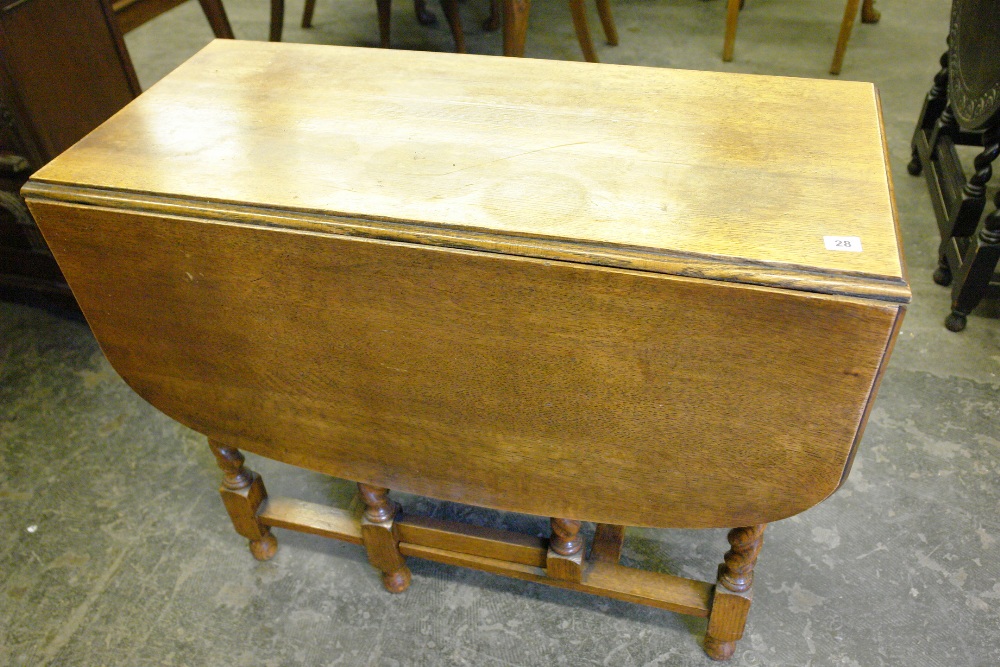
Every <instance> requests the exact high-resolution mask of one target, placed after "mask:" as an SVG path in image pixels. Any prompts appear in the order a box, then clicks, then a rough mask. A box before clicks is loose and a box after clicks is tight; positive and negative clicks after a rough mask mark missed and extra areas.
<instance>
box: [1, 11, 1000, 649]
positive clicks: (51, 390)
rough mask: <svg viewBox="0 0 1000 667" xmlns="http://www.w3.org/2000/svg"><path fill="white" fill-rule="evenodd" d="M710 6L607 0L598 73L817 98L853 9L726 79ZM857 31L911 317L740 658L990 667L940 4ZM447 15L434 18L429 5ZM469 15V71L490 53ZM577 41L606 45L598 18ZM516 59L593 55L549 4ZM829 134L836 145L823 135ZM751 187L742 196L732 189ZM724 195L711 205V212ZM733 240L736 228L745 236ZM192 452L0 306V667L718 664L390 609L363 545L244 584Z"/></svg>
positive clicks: (77, 334) (567, 619)
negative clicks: (930, 127) (843, 464)
mask: <svg viewBox="0 0 1000 667" xmlns="http://www.w3.org/2000/svg"><path fill="white" fill-rule="evenodd" d="M226 4H227V7H228V9H229V12H230V15H231V18H232V21H233V25H234V28H235V31H236V33H237V36H238V37H239V38H243V39H264V38H266V35H267V19H268V7H267V3H266V2H264V1H263V0H258V1H255V2H249V1H248V0H227V3H226ZM288 5H289V6H288V11H287V14H288V21H287V26H286V31H285V37H286V40H288V41H303V42H316V43H329V44H351V45H369V46H370V45H373V44H374V41H375V39H376V34H377V29H376V20H375V8H374V3H372V2H371V0H364V1H360V0H338V1H337V2H336V3H334V2H331V1H330V0H320V2H319V7H318V8H317V16H316V27H315V28H314V29H312V30H308V31H305V30H302V29H300V28H299V27H298V17H299V16H300V12H301V4H300V2H297V1H295V0H291V1H290V2H289V3H288ZM396 5H397V6H396V7H395V8H394V11H393V20H394V35H393V40H394V45H395V46H397V47H401V48H408V49H430V50H448V49H449V48H450V36H449V33H448V31H447V28H446V27H445V25H444V22H443V20H440V21H439V25H438V26H437V27H434V28H423V27H421V26H418V25H417V24H416V22H415V20H414V17H413V12H412V8H411V7H410V6H409V3H408V2H400V1H398V0H397V3H396ZM724 7H725V3H724V2H723V0H708V1H704V0H617V1H616V2H613V9H614V13H615V17H616V20H617V23H618V26H619V30H620V32H621V36H622V38H621V45H620V46H618V47H616V48H612V47H607V46H604V45H603V44H602V42H601V41H600V40H599V39H598V44H599V48H598V50H599V54H600V56H601V58H603V59H604V60H605V61H607V62H615V63H629V64H642V65H655V66H665V67H680V68H691V69H711V70H722V71H740V72H756V73H769V74H781V75H787V76H801V77H825V76H827V75H826V70H827V67H828V64H829V60H830V57H831V54H832V51H833V43H834V40H835V38H836V32H837V28H838V25H839V21H840V16H841V12H842V11H843V7H842V4H840V3H839V2H828V1H820V0H750V2H749V6H748V9H747V10H746V11H745V12H744V14H743V16H742V21H741V26H740V31H739V35H738V37H737V45H736V46H737V51H736V59H735V61H734V62H732V63H728V64H725V63H722V62H721V61H720V57H719V54H720V51H721V44H722V25H723V15H724ZM879 8H880V9H881V10H882V12H883V19H882V22H881V24H879V25H876V26H868V25H860V24H859V25H857V26H856V29H855V33H854V36H853V38H852V40H851V44H850V47H849V49H848V52H847V59H846V62H845V66H844V72H843V75H842V76H843V78H850V79H859V80H868V81H874V82H876V83H877V84H878V86H879V88H880V90H881V92H882V98H883V103H884V110H885V120H886V130H887V133H888V140H889V148H890V152H891V156H892V168H893V171H894V173H895V178H894V183H895V188H896V196H897V200H898V203H899V209H900V216H901V221H902V226H903V237H904V242H905V247H906V253H907V263H908V266H909V270H910V276H911V279H912V283H913V293H914V300H913V305H912V307H911V309H910V312H909V314H908V315H907V318H906V321H905V324H904V326H903V330H902V334H901V336H900V341H899V343H898V345H897V347H896V352H895V356H894V358H893V360H892V363H891V366H890V369H889V371H888V373H887V375H886V378H885V382H884V384H883V387H882V391H881V395H880V397H879V400H878V403H877V406H876V408H875V410H874V412H873V415H872V418H871V422H870V424H869V426H868V430H867V433H866V435H865V438H864V442H863V443H862V446H861V450H860V453H859V455H858V458H857V462H856V463H855V465H854V471H853V473H852V475H851V478H850V480H849V481H848V483H847V484H846V486H845V487H844V488H843V489H842V490H841V491H840V492H839V493H837V494H836V495H835V496H834V497H832V498H831V499H830V500H828V501H827V502H825V503H822V504H821V505H819V506H817V507H815V508H813V509H811V510H809V511H807V512H805V513H803V514H802V515H800V516H798V517H795V518H792V519H788V520H785V521H781V522H779V523H776V524H774V525H772V526H771V527H769V529H768V533H767V537H766V544H765V547H764V549H763V552H762V554H761V558H760V562H759V565H758V568H757V579H756V583H757V586H756V597H755V601H754V607H753V609H752V611H751V614H750V621H749V624H748V626H747V632H746V636H745V638H744V640H743V641H742V642H741V644H740V646H739V648H738V651H737V654H736V657H735V658H734V659H733V662H732V664H734V665H741V666H742V665H787V666H804V665H811V666H815V667H820V666H833V665H837V666H854V667H867V666H869V665H905V666H908V667H910V666H923V665H927V666H941V667H965V666H969V667H987V666H994V665H1000V562H998V559H997V558H996V553H997V549H998V546H1000V544H998V542H1000V513H998V511H997V510H998V508H1000V482H998V472H1000V439H998V438H1000V435H998V434H997V428H996V425H997V423H998V421H997V418H998V414H997V412H998V406H997V401H996V392H997V387H998V383H1000V378H998V376H997V373H998V370H1000V327H998V323H997V320H996V319H995V318H994V317H991V316H990V310H994V311H995V310H996V304H987V305H986V306H985V307H984V308H981V309H980V311H979V312H978V313H977V314H975V315H974V316H973V317H970V319H969V326H968V329H967V330H966V331H965V332H964V333H961V334H953V333H949V332H947V331H945V329H944V328H943V326H942V325H941V322H942V319H943V318H944V316H945V314H946V312H947V309H948V298H949V297H948V292H947V290H945V289H943V288H940V287H937V286H936V285H934V284H933V283H932V282H931V279H930V274H931V272H932V270H933V268H934V265H935V249H936V247H937V240H936V233H935V231H934V230H935V226H934V219H933V213H932V211H931V207H930V203H929V199H928V197H927V193H926V189H925V186H924V182H923V180H922V179H916V178H912V177H910V176H908V175H907V174H906V170H905V164H906V161H907V160H908V157H909V149H908V143H909V136H910V133H911V131H912V127H913V122H914V119H915V117H916V114H917V112H918V110H919V108H920V104H921V101H922V98H923V96H924V94H925V92H926V90H927V88H928V86H929V84H930V80H931V77H932V75H933V74H934V72H935V70H936V62H937V58H938V55H939V54H940V53H941V51H942V50H943V47H944V38H945V35H946V33H947V17H948V10H949V7H948V3H947V2H945V1H944V0H909V1H907V2H903V0H880V3H879ZM435 10H436V11H437V13H438V15H439V19H443V17H441V12H440V10H439V9H437V8H435ZM486 11H487V8H486V3H485V1H484V0H468V2H466V3H464V4H463V5H462V12H463V16H464V18H465V23H466V27H467V31H468V34H469V38H470V50H472V51H473V52H476V53H488V54H496V53H499V52H500V36H499V34H496V33H494V34H483V33H482V31H481V30H480V29H479V28H478V25H479V23H480V22H481V19H482V18H483V17H484V16H485V15H486ZM592 27H593V28H596V30H595V37H597V35H598V34H599V24H598V23H597V21H596V16H592ZM210 38H211V34H210V32H209V30H208V28H207V25H206V24H205V22H204V19H203V17H202V16H201V14H200V11H199V7H198V5H197V3H194V2H189V3H187V4H186V5H184V6H182V7H179V8H177V9H176V10H173V11H171V12H169V13H168V14H165V15H163V16H162V17H160V18H158V19H156V20H154V21H152V22H150V23H148V24H146V25H145V26H143V27H142V28H140V29H138V30H136V31H135V32H133V33H132V34H130V35H129V36H128V37H127V43H128V46H129V49H130V51H131V53H132V57H133V59H134V61H135V64H136V68H137V70H138V72H139V76H140V79H141V81H142V83H143V85H144V86H147V87H148V86H149V85H151V84H152V83H153V82H155V81H156V80H157V79H158V78H160V77H161V76H163V75H164V74H165V73H167V72H168V71H170V70H171V69H172V68H173V67H175V66H176V65H177V64H179V63H180V62H182V61H183V60H184V59H185V58H187V57H188V56H189V55H190V54H192V53H194V52H195V51H196V50H197V49H198V48H200V47H201V46H202V45H204V44H205V43H207V41H208V40H209V39H210ZM527 54H528V55H529V56H531V57H543V58H567V59H580V56H579V51H578V48H577V46H576V43H575V41H574V38H573V32H572V28H571V23H570V19H569V12H568V9H567V7H566V6H565V4H564V3H562V2H556V1H551V2H537V3H536V4H535V7H534V12H533V15H532V23H531V27H530V30H529V34H528V46H527ZM816 131H817V132H822V131H823V128H821V127H817V128H816ZM736 185H738V184H734V186H736ZM719 196H720V197H724V196H726V193H724V192H720V193H719ZM734 224H738V221H734ZM248 458H249V460H250V464H251V465H252V466H253V467H254V468H256V469H258V470H260V471H261V472H262V473H264V475H265V479H266V480H267V482H268V486H269V488H270V490H271V492H272V493H276V494H281V495H297V496H299V497H303V498H306V499H311V500H315V501H317V502H343V501H344V500H345V499H346V497H347V496H349V495H350V492H351V489H350V486H349V485H347V484H345V483H342V482H339V481H337V480H331V479H328V478H324V477H322V476H319V475H314V474H311V473H306V472H303V471H299V470H295V469H291V468H288V467H285V466H281V465H279V464H275V463H271V462H268V461H265V460H261V459H259V458H255V457H248ZM218 479H219V474H218V472H217V470H216V468H215V463H214V460H213V458H212V456H211V455H210V453H209V451H208V448H207V447H206V445H205V439H204V438H203V437H202V436H200V435H198V434H196V433H193V432H191V431H189V430H187V429H185V428H183V427H181V426H179V425H178V424H176V423H174V422H172V421H171V420H169V419H167V418H166V417H164V416H163V415H161V414H159V413H158V412H157V411H156V410H154V409H153V408H151V407H150V406H149V405H147V404H146V403H144V402H143V401H142V400H141V399H139V398H138V397H137V396H136V395H135V394H133V393H132V392H131V391H130V390H129V389H128V388H127V387H126V386H125V385H124V383H123V382H122V381H121V380H120V379H119V378H118V377H117V376H116V375H115V373H114V372H113V371H112V370H111V368H110V367H109V366H108V364H107V362H106V360H105V359H104V357H103V355H102V354H101V352H100V350H99V349H98V346H97V344H96V342H95V341H94V339H93V337H92V336H91V334H90V332H89V330H88V329H87V327H86V325H85V324H84V323H83V322H82V321H80V320H77V319H73V318H71V317H67V316H66V315H65V314H62V313H58V312H52V311H48V310H44V309H41V308H35V307H29V306H24V305H15V304H10V303H3V302H0V531H2V533H3V534H4V535H6V536H7V538H6V539H4V540H3V541H2V542H0V664H2V665H31V666H33V667H34V666H42V665H126V666H138V665H236V664H239V665H267V666H275V667H277V666H284V665H322V666H325V665H345V666H351V665H376V666H382V665H387V666H388V665H473V666H479V665H483V666H486V665H553V664H555V665H560V664H567V665H568V664H572V665H621V666H633V665H634V666H639V665H645V666H653V665H706V664H711V663H710V661H709V660H708V659H707V658H706V657H705V656H704V655H703V654H702V652H701V649H700V648H699V640H700V638H701V635H702V634H703V633H704V628H705V625H704V622H703V621H701V620H698V619H690V618H686V617H682V616H677V615H674V614H670V613H668V612H663V611H659V610H654V609H648V608H644V607H640V606H635V605H629V604H625V603H619V602H615V601H609V600H605V599H601V598H596V597H591V596H587V595H583V594H575V593H571V592H566V591H561V590H557V589H551V588H548V587H544V586H540V585H533V584H528V583H524V582H519V581H514V580H510V579H506V578H502V577H497V576H491V575H486V574H482V573H478V572H473V571H468V570H463V569H458V568H454V567H449V566H444V565H437V564H434V563H429V562H425V561H419V560H413V559H411V566H412V569H413V573H414V579H413V585H412V586H411V588H410V590H409V591H408V592H407V593H405V594H404V595H399V596H393V595H389V594H387V593H385V592H384V591H383V590H382V587H381V584H380V582H379V578H378V577H377V576H376V575H375V573H374V571H373V570H371V569H370V568H369V566H368V565H367V563H366V561H365V557H364V555H363V552H362V550H361V549H360V548H358V547H356V546H353V545H347V544H341V543H336V542H331V541H326V540H323V539H321V538H318V537H313V536H307V535H300V534H295V533H289V532H285V531H279V533H278V538H279V541H280V543H281V547H280V549H279V552H278V555H277V556H276V557H275V558H274V559H273V560H272V561H270V562H267V563H257V562H256V561H254V560H253V559H252V558H251V556H250V554H249V553H248V551H247V549H246V547H245V543H244V541H243V540H242V539H241V538H239V537H237V536H236V534H235V533H234V532H233V531H232V528H231V526H230V524H229V520H228V518H227V517H226V514H225V512H224V510H223V508H222V506H221V504H220V502H219V499H218V496H217V494H216V488H217V484H218ZM404 504H405V505H407V506H408V507H409V508H411V509H416V510H420V511H425V512H434V513H437V514H442V515H453V516H462V517H466V518H471V519H473V520H478V521H483V522H487V523H492V524H498V525H505V526H508V527H511V526H513V527H518V528H520V529H525V530H543V529H544V525H543V524H540V523H539V522H537V521H536V520H534V519H531V518H524V517H515V516H503V515H497V514H490V513H485V512H480V511H470V510H466V509H463V508H459V507H454V506H446V505H441V504H437V503H433V502H430V501H427V500H422V499H418V498H404ZM724 549H725V538H724V533H723V531H656V530H634V531H631V532H630V533H629V535H628V539H627V542H626V546H625V554H626V561H627V562H629V563H631V564H633V565H635V566H639V567H645V568H651V569H660V570H666V571H673V572H678V573H680V574H683V575H686V576H692V577H699V578H706V579H708V578H711V577H712V575H713V573H714V568H715V563H716V562H718V560H719V558H720V556H721V554H722V552H723V551H724Z"/></svg>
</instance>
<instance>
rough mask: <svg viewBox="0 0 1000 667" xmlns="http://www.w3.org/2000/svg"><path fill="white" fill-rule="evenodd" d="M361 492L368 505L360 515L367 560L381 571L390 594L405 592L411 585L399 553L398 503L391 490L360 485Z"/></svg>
mask: <svg viewBox="0 0 1000 667" xmlns="http://www.w3.org/2000/svg"><path fill="white" fill-rule="evenodd" d="M358 494H359V495H360V496H361V500H362V501H363V502H364V504H365V511H364V514H362V515H361V540H362V541H363V542H364V545H365V549H366V550H367V551H368V562H369V563H371V564H372V566H373V567H374V568H375V569H377V570H379V571H381V572H382V583H383V584H384V585H385V589H386V590H387V591H389V592H390V593H402V592H403V591H405V590H406V589H407V588H408V587H409V586H410V579H411V576H410V568H408V567H406V559H405V558H403V554H401V553H400V552H399V540H398V539H397V538H396V531H395V530H394V527H393V519H394V518H395V517H396V512H397V511H398V510H399V506H398V505H397V504H396V503H395V502H393V501H392V500H390V499H389V489H385V488H382V487H379V486H369V485H368V484H358Z"/></svg>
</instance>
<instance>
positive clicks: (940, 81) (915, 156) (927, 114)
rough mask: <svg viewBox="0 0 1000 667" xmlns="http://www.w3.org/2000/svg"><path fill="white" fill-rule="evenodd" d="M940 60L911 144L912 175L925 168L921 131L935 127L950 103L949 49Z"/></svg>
mask: <svg viewBox="0 0 1000 667" xmlns="http://www.w3.org/2000/svg"><path fill="white" fill-rule="evenodd" d="M940 62H941V69H940V70H938V73H937V74H935V75H934V84H933V85H932V86H931V89H930V90H929V91H927V95H926V96H925V97H924V105H923V107H921V109H920V116H919V117H918V118H917V129H916V131H915V132H914V133H913V142H912V143H911V146H910V148H911V159H910V163H909V164H908V165H906V171H908V172H910V175H911V176H919V175H920V172H921V171H923V169H924V166H923V165H922V164H921V163H920V150H919V148H918V140H919V139H920V135H921V133H922V132H924V131H932V130H933V129H934V126H935V124H936V123H937V121H938V119H939V118H940V117H941V114H942V113H943V112H944V109H945V106H946V105H947V104H948V52H947V51H945V52H944V53H943V54H942V55H941V61H940Z"/></svg>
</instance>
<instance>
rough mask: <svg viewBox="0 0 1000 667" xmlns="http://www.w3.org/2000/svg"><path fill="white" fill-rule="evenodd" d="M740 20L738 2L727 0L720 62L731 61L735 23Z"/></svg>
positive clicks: (734, 38) (738, 0)
mask: <svg viewBox="0 0 1000 667" xmlns="http://www.w3.org/2000/svg"><path fill="white" fill-rule="evenodd" d="M739 20H740V0H729V4H727V5H726V36H725V38H724V40H723V42H722V60H723V62H727V63H728V62H729V61H730V60H732V59H733V49H734V48H735V47H736V23H737V22H738V21H739Z"/></svg>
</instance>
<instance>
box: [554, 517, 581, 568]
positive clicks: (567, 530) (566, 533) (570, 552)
mask: <svg viewBox="0 0 1000 667" xmlns="http://www.w3.org/2000/svg"><path fill="white" fill-rule="evenodd" d="M545 573H546V574H547V575H548V576H550V577H552V578H553V579H565V580H566V581H575V582H577V583H579V582H580V581H581V580H582V578H583V536H582V535H580V522H579V521H573V520H572V519H555V518H554V519H552V537H550V538H549V551H548V554H547V555H546V557H545Z"/></svg>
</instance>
